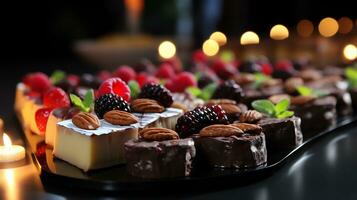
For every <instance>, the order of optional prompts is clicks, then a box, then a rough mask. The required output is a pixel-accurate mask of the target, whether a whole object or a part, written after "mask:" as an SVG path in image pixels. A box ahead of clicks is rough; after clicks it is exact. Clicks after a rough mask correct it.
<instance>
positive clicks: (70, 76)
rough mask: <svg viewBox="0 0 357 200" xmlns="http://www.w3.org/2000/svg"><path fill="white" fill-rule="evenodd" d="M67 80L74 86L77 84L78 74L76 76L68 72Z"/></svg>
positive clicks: (78, 80)
mask: <svg viewBox="0 0 357 200" xmlns="http://www.w3.org/2000/svg"><path fill="white" fill-rule="evenodd" d="M67 80H68V82H71V84H73V85H75V86H78V85H79V82H80V78H79V76H77V75H75V74H68V76H67Z"/></svg>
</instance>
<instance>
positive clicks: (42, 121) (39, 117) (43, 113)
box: [35, 108, 53, 135]
mask: <svg viewBox="0 0 357 200" xmlns="http://www.w3.org/2000/svg"><path fill="white" fill-rule="evenodd" d="M52 110H53V109H52V108H41V109H39V110H37V111H36V113H35V120H36V125H37V128H38V130H40V133H41V134H42V135H43V134H45V132H46V126H47V121H48V117H49V116H50V114H51V111H52Z"/></svg>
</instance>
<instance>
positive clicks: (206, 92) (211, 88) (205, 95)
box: [200, 83, 217, 101]
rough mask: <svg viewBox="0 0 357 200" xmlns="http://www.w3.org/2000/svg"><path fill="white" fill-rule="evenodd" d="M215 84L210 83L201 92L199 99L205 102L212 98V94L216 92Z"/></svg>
mask: <svg viewBox="0 0 357 200" xmlns="http://www.w3.org/2000/svg"><path fill="white" fill-rule="evenodd" d="M216 88H217V84H216V83H211V84H208V85H206V86H205V87H204V88H203V89H202V92H201V95H200V98H201V99H203V100H205V101H207V100H209V99H211V97H212V96H213V93H214V92H215V91H216Z"/></svg>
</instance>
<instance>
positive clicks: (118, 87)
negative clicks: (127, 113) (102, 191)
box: [97, 78, 130, 101]
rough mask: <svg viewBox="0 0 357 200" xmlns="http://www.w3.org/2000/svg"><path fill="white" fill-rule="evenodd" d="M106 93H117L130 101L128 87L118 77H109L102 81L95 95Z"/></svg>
mask: <svg viewBox="0 0 357 200" xmlns="http://www.w3.org/2000/svg"><path fill="white" fill-rule="evenodd" d="M108 93H111V94H117V95H119V96H121V97H123V99H124V100H125V101H130V89H129V87H128V85H127V84H126V83H125V82H124V81H123V80H121V79H120V78H110V79H107V80H106V81H104V82H103V83H102V84H101V85H100V87H99V89H98V93H97V97H100V96H102V95H104V94H108Z"/></svg>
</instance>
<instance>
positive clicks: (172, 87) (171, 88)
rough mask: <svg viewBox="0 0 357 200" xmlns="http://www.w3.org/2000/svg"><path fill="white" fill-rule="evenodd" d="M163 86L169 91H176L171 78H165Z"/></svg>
mask: <svg viewBox="0 0 357 200" xmlns="http://www.w3.org/2000/svg"><path fill="white" fill-rule="evenodd" d="M165 87H166V88H167V89H168V90H170V91H171V92H176V88H175V87H174V82H173V81H172V80H167V81H166V82H165Z"/></svg>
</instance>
